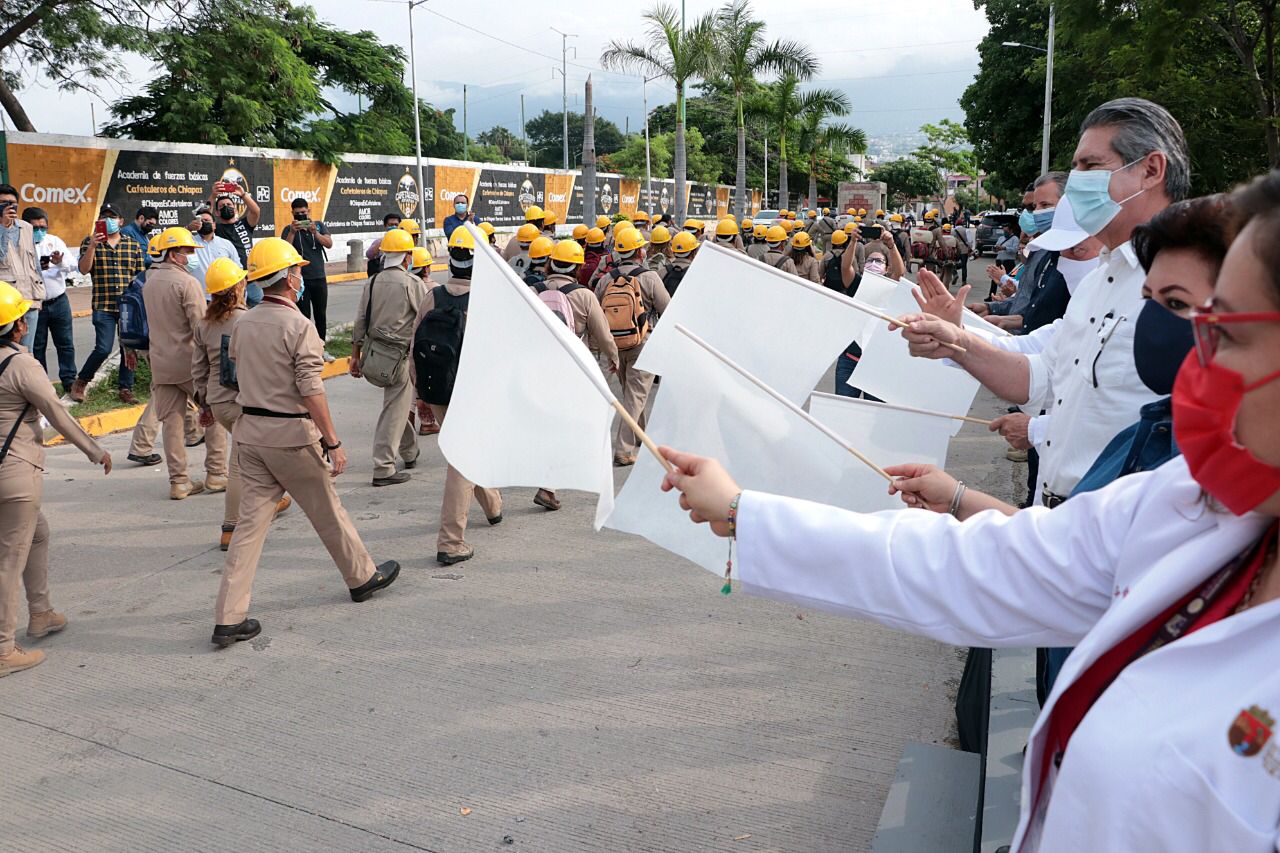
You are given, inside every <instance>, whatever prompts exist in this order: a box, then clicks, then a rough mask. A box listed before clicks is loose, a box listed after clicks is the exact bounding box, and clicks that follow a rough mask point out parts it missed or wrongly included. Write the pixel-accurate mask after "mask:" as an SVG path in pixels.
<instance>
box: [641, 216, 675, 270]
mask: <svg viewBox="0 0 1280 853" xmlns="http://www.w3.org/2000/svg"><path fill="white" fill-rule="evenodd" d="M640 233H641V234H644V232H643V231H641V232H640ZM645 239H646V240H648V241H649V246H650V249H649V251H648V252H646V253H645V259H644V262H645V265H646V266H648V267H649V269H651V270H653V271H654V272H656V273H657V274H658V275H659V276H662V275H663V273H665V272H666V271H667V264H669V263H671V232H670V231H668V230H667V227H666V226H665V225H659V226H657V227H656V228H654V229H653V231H651V232H650V234H649V235H648V236H646V237H645Z"/></svg>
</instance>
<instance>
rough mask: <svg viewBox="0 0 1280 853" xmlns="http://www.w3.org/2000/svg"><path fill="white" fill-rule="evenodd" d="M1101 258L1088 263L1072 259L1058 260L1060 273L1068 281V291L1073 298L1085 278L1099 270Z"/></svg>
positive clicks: (1091, 259)
mask: <svg viewBox="0 0 1280 853" xmlns="http://www.w3.org/2000/svg"><path fill="white" fill-rule="evenodd" d="M1099 260H1101V259H1100V258H1090V259H1089V260H1087V261H1073V260H1071V259H1070V258H1065V257H1059V258H1058V272H1060V273H1062V277H1063V278H1065V279H1066V280H1067V291H1068V292H1070V293H1071V295H1072V296H1074V295H1075V292H1076V287H1077V286H1078V285H1079V284H1080V282H1081V281H1083V280H1084V277H1085V276H1087V275H1088V274H1089V273H1091V272H1093V271H1094V270H1096V269H1097V268H1098V262H1099Z"/></svg>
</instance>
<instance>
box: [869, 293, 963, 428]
mask: <svg viewBox="0 0 1280 853" xmlns="http://www.w3.org/2000/svg"><path fill="white" fill-rule="evenodd" d="M884 311H885V313H886V314H888V315H889V316H891V317H900V316H902V315H903V314H913V313H919V311H920V306H919V305H917V304H916V300H915V297H914V296H912V295H911V287H910V286H908V285H904V286H902V287H899V288H898V289H897V290H895V291H894V292H893V293H892V294H890V296H889V299H888V302H887V303H886V304H885V306H884ZM849 385H851V386H853V387H855V388H861V389H862V390H863V391H864V392H866V393H868V394H870V395H872V396H873V397H879V398H880V399H881V400H885V401H887V402H889V403H897V404H898V405H901V406H915V407H916V408H919V409H930V410H932V411H936V412H943V413H945V414H948V415H964V414H968V412H969V408H970V407H971V406H972V405H973V398H974V397H976V396H977V394H978V380H976V379H974V378H973V377H972V376H970V375H969V374H968V373H966V372H965V371H963V370H961V369H959V368H957V367H954V366H952V365H949V364H945V363H943V362H942V361H936V360H934V359H928V358H914V357H912V355H911V353H910V351H909V350H908V348H907V341H906V339H905V338H903V337H902V333H901V332H900V331H899V330H898V329H897V328H896V327H895V328H893V329H890V328H889V324H888V323H885V322H877V323H873V324H872V327H871V334H870V335H869V336H868V337H867V343H866V345H864V346H863V348H862V358H861V360H859V361H858V367H857V369H856V370H854V371H853V375H852V376H851V377H849Z"/></svg>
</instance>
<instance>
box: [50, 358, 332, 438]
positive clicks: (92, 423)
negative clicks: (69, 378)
mask: <svg viewBox="0 0 1280 853" xmlns="http://www.w3.org/2000/svg"><path fill="white" fill-rule="evenodd" d="M349 361H350V359H348V358H345V357H344V358H335V359H334V360H333V361H331V362H329V363H328V364H326V365H325V366H324V369H323V370H321V371H320V378H321V379H332V378H333V377H335V376H344V375H346V373H347V370H348V363H349ZM145 408H146V406H130V407H129V408H127V409H112V410H111V411H109V412H102V413H101V414H97V415H86V416H84V417H83V418H79V419H78V420H79V421H80V427H81V428H82V429H83V430H84V431H85V432H87V433H89V435H91V436H93V437H94V438H100V437H101V436H104V435H110V434H111V433H113V432H122V431H124V430H126V429H133V428H134V427H135V426H137V425H138V421H139V420H140V419H141V418H142V412H143V410H144V409H145ZM65 441H66V439H65V438H63V437H62V435H60V434H59V435H56V436H55V437H54V438H51V439H49V440H47V441H45V443H44V446H45V447H55V446H57V445H59V444H62V443H64V442H65Z"/></svg>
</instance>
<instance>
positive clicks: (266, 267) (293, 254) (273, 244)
mask: <svg viewBox="0 0 1280 853" xmlns="http://www.w3.org/2000/svg"><path fill="white" fill-rule="evenodd" d="M163 236H164V235H163V234H162V235H161V237H162V238H163ZM307 264H308V261H307V260H306V259H304V258H303V257H302V255H299V254H298V250H297V249H295V248H293V244H291V243H288V242H286V241H284V240H281V239H280V238H279V237H266V238H264V239H262V240H259V241H258V242H257V243H254V244H253V248H252V249H250V250H249V281H258V280H259V279H264V278H266V277H267V276H269V275H275V274H276V273H278V272H280V270H283V269H288V268H289V267H305V266H306V265H307Z"/></svg>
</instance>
